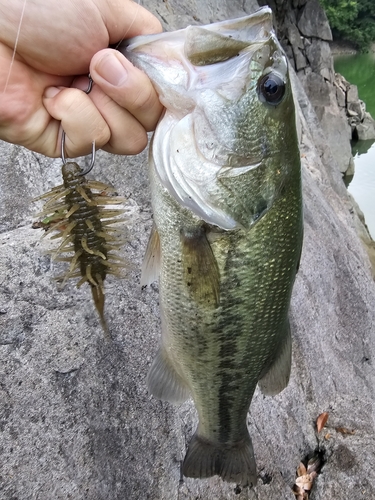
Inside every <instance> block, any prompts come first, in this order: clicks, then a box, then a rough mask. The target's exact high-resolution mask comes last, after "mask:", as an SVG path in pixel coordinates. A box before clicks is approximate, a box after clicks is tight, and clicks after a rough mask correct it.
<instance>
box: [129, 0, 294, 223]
mask: <svg viewBox="0 0 375 500" xmlns="http://www.w3.org/2000/svg"><path fill="white" fill-rule="evenodd" d="M119 49H120V50H121V51H122V52H123V53H125V55H126V56H127V57H128V58H129V59H130V60H131V61H132V62H133V63H134V64H135V65H136V66H138V67H139V68H141V69H143V70H144V71H145V72H146V73H147V75H148V76H149V77H150V78H151V80H152V82H153V84H154V86H155V88H156V90H157V92H158V94H159V97H160V101H161V103H162V104H163V105H164V106H165V108H166V111H165V114H164V115H163V117H162V119H161V120H160V122H159V124H158V126H157V128H156V131H155V134H154V137H153V142H152V152H151V156H152V160H153V167H154V168H155V170H156V173H157V175H158V177H159V179H160V181H161V183H162V185H163V186H164V187H165V188H166V189H167V191H168V192H169V194H170V195H171V196H172V197H173V198H174V199H175V200H176V201H177V202H178V203H179V204H180V205H181V206H182V207H184V208H187V209H189V210H191V211H192V212H193V214H195V215H196V216H197V217H198V218H199V219H201V220H203V221H205V222H206V223H209V224H212V225H215V226H218V227H219V228H221V229H223V230H233V229H237V228H244V227H247V228H249V227H250V226H252V225H253V224H254V223H255V222H256V221H257V220H258V219H259V217H260V215H259V214H260V212H259V210H258V206H259V199H260V200H261V201H262V206H263V204H264V203H263V200H265V204H266V206H267V207H269V206H270V204H271V203H272V201H273V195H272V193H271V194H270V191H271V190H270V189H269V188H268V186H265V184H266V183H263V184H264V185H261V180H260V175H258V174H257V172H258V171H259V172H260V173H261V172H263V170H264V169H263V166H264V165H267V164H268V157H269V154H268V153H267V152H266V153H265V151H264V148H265V147H266V146H267V138H262V139H260V138H259V137H258V135H259V134H257V132H256V130H255V131H254V133H253V134H252V135H251V134H244V133H242V130H243V129H244V128H245V127H246V126H247V127H248V129H249V130H250V128H251V127H250V126H249V125H248V122H249V121H251V120H250V119H249V113H253V112H254V120H258V121H259V123H260V125H261V126H263V125H264V124H263V125H262V122H260V119H259V117H258V115H257V114H256V113H257V110H256V106H259V105H261V106H263V107H266V106H267V103H265V104H263V103H260V99H259V96H258V93H259V91H258V80H259V78H260V77H261V76H262V75H264V74H265V71H268V70H269V68H273V67H274V66H275V69H276V70H277V72H278V74H280V79H281V80H283V76H284V74H285V75H286V73H287V65H286V63H285V64H284V63H283V61H284V57H283V52H282V49H281V46H280V45H279V43H278V41H277V39H276V37H275V35H274V32H273V27H272V11H271V9H270V8H268V7H264V8H262V9H259V10H258V11H256V12H255V13H253V14H251V15H249V16H245V17H243V18H238V19H233V20H226V21H221V22H218V23H214V24H210V25H205V26H189V27H187V28H185V29H183V30H178V31H174V32H170V33H160V34H155V35H147V36H140V37H135V38H133V39H130V40H127V41H126V42H123V43H122V44H121V45H120V47H119ZM276 62H277V68H276ZM272 81H273V80H272ZM251 99H253V100H251ZM241 103H243V104H244V105H243V106H242V104H241ZM241 106H242V108H241ZM253 129H254V127H253ZM264 160H266V161H264ZM253 177H254V178H255V182H256V183H257V185H256V187H255V193H256V194H255V195H254V197H255V196H258V198H259V199H254V200H251V201H250V202H249V203H247V205H248V206H247V207H246V206H245V205H244V203H243V202H242V201H239V202H236V197H238V189H237V187H234V186H235V185H236V186H237V185H238V184H239V183H243V184H244V185H246V186H248V187H249V188H247V187H246V189H250V184H251V182H250V181H251V178H253ZM242 191H243V190H242Z"/></svg>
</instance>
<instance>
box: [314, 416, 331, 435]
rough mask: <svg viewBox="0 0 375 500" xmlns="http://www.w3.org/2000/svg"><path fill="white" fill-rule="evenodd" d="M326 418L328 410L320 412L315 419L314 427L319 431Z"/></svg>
mask: <svg viewBox="0 0 375 500" xmlns="http://www.w3.org/2000/svg"><path fill="white" fill-rule="evenodd" d="M327 420H328V412H326V411H325V412H324V413H321V414H320V415H319V417H318V418H317V419H316V429H317V431H318V432H320V431H321V430H322V429H323V427H324V426H325V425H326V423H327Z"/></svg>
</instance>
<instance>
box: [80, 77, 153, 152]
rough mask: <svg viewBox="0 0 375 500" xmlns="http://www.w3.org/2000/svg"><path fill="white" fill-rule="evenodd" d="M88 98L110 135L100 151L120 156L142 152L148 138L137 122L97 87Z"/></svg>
mask: <svg viewBox="0 0 375 500" xmlns="http://www.w3.org/2000/svg"><path fill="white" fill-rule="evenodd" d="M90 98H91V99H92V101H93V103H94V104H95V106H96V107H97V108H98V110H99V111H100V114H101V115H102V117H103V118H104V120H105V121H106V123H107V125H108V127H109V130H110V133H111V137H110V139H109V141H108V143H107V144H106V145H105V146H103V148H102V149H104V150H105V151H108V152H109V153H114V154H121V155H125V154H126V155H134V154H138V153H140V152H141V151H143V149H144V148H145V147H146V146H147V142H148V137H147V132H146V130H145V129H144V127H143V126H142V125H141V124H140V123H139V121H138V120H136V119H135V118H134V116H133V115H132V114H131V113H129V112H128V111H127V110H126V109H124V108H122V107H121V106H119V105H118V104H117V103H116V102H115V101H113V100H112V99H111V98H110V97H109V96H108V95H106V94H105V93H104V92H103V91H102V90H101V89H100V87H98V86H97V85H94V87H93V89H92V91H91V93H90Z"/></svg>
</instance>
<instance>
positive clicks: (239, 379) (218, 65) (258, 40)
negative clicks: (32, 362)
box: [122, 8, 302, 486]
mask: <svg viewBox="0 0 375 500" xmlns="http://www.w3.org/2000/svg"><path fill="white" fill-rule="evenodd" d="M122 51H123V53H124V54H125V55H126V56H127V57H128V58H129V59H130V60H131V61H132V62H133V63H134V64H135V65H136V66H138V67H139V68H141V69H143V70H144V71H145V72H146V73H147V75H148V76H149V77H150V78H151V80H152V81H153V83H154V85H155V88H156V89H157V91H158V93H159V95H160V100H161V102H162V103H163V104H164V106H165V108H166V111H165V114H164V116H163V117H162V119H161V121H160V123H159V124H158V126H157V129H156V132H155V134H154V137H153V141H152V145H151V152H150V178H151V187H152V204H153V211H154V222H155V224H154V229H153V231H152V234H151V238H150V241H149V245H148V249H147V253H146V257H145V264H144V269H143V283H144V284H146V283H149V282H151V281H152V280H153V279H154V278H155V277H156V275H157V274H160V279H159V283H160V305H161V317H162V342H161V347H160V350H159V352H158V354H157V356H156V359H155V360H154V362H153V364H152V366H151V369H150V372H149V375H148V387H149V391H150V393H151V394H153V395H154V396H155V397H157V398H160V399H162V400H167V401H171V402H174V403H179V402H182V401H184V400H185V399H186V398H188V397H189V395H191V396H192V397H193V400H194V403H195V406H196V408H197V411H198V416H199V425H198V428H197V431H196V433H195V435H194V436H193V438H192V439H191V442H190V445H189V447H188V451H187V454H186V457H185V460H184V463H183V473H184V475H185V476H188V477H195V478H205V477H210V476H213V475H220V476H221V477H222V478H223V479H224V480H226V481H230V482H237V483H239V484H241V485H244V486H246V485H254V484H255V483H256V465H255V460H254V454H253V446H252V442H251V439H250V436H249V433H248V429H247V424H246V418H247V413H248V410H249V406H250V403H251V399H252V396H253V394H254V391H255V388H256V386H257V384H259V386H260V388H261V390H262V391H263V393H264V394H270V395H273V394H277V393H278V392H280V391H281V390H282V389H283V388H285V386H286V385H287V383H288V380H289V375H290V365H291V336H290V328H289V321H288V309H289V303H290V298H291V293H292V287H293V282H294V279H295V275H296V272H297V266H298V262H299V258H300V253H301V246H302V215H301V182H300V155H299V150H298V140H297V132H296V125H295V109H294V102H293V95H292V89H291V83H290V79H289V74H288V63H287V58H286V56H285V54H284V52H283V50H282V48H281V46H280V44H279V42H278V41H277V39H276V36H275V34H274V32H273V29H272V19H271V10H270V9H269V8H263V9H260V10H259V11H257V12H256V13H255V14H253V15H250V16H247V17H244V18H240V19H235V20H230V21H224V22H219V23H215V24H211V25H207V26H203V27H198V26H190V27H188V28H186V29H183V30H180V31H176V32H171V33H163V34H158V35H151V36H147V37H137V38H134V39H131V40H130V41H128V42H127V46H123V47H122Z"/></svg>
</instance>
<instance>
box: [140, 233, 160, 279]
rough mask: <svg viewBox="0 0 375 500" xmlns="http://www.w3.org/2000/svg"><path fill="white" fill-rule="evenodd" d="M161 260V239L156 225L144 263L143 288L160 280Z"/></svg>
mask: <svg viewBox="0 0 375 500" xmlns="http://www.w3.org/2000/svg"><path fill="white" fill-rule="evenodd" d="M160 258H161V255H160V238H159V233H158V230H157V229H156V226H155V223H154V224H153V226H152V229H151V234H150V238H149V240H148V244H147V248H146V253H145V256H144V259H143V263H142V275H141V286H146V285H151V283H153V282H154V281H156V280H157V279H158V277H159V272H160Z"/></svg>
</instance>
